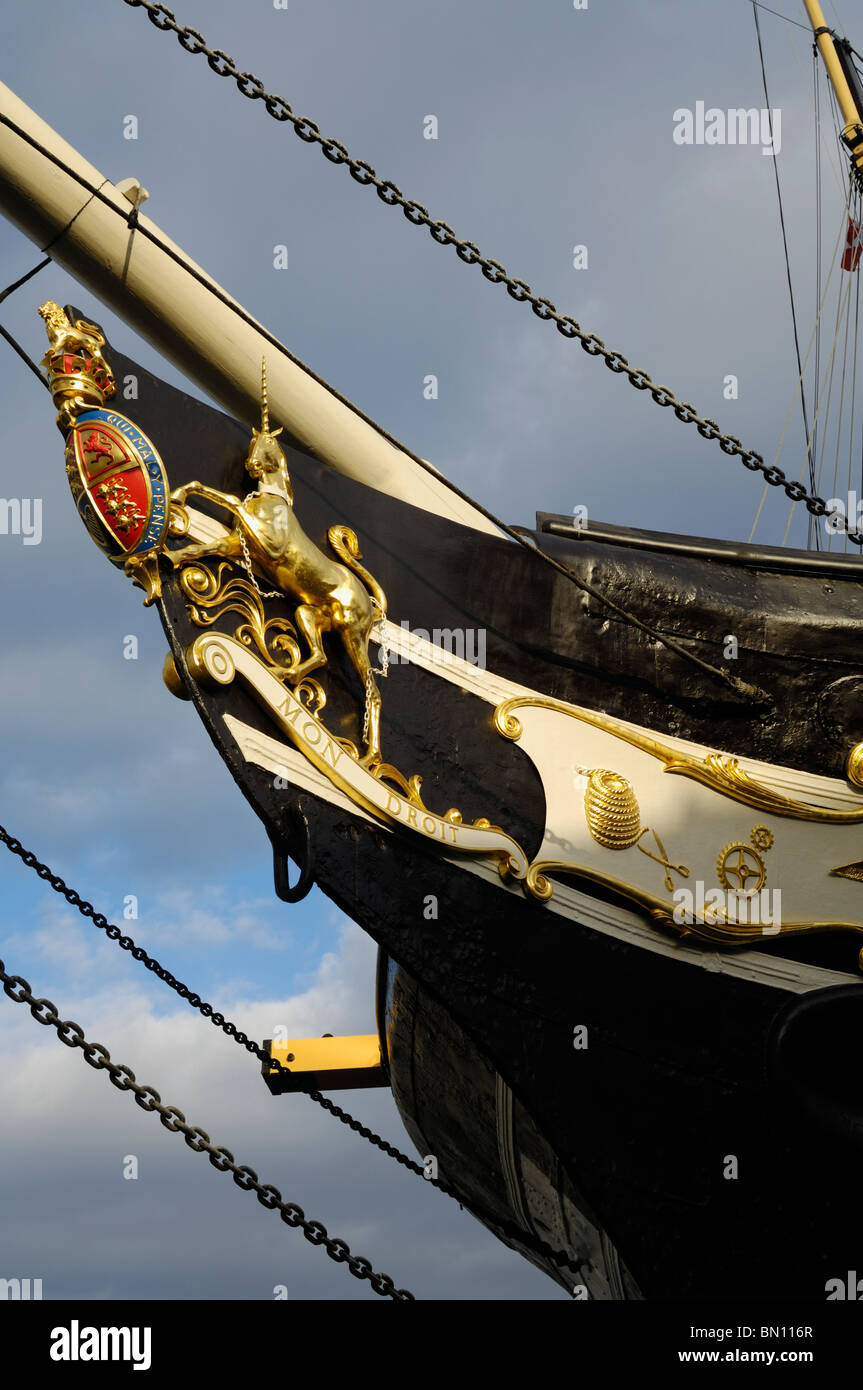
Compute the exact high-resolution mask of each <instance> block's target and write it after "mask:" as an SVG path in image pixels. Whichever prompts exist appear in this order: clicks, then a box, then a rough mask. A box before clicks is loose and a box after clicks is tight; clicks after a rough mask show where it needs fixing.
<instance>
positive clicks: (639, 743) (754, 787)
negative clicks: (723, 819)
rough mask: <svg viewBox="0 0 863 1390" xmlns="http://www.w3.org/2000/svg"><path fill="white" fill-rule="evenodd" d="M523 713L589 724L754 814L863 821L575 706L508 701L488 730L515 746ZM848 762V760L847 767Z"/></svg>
mask: <svg viewBox="0 0 863 1390" xmlns="http://www.w3.org/2000/svg"><path fill="white" fill-rule="evenodd" d="M526 707H532V708H536V709H548V710H554V711H556V712H557V713H558V714H565V715H566V716H567V717H568V718H569V719H576V720H578V721H579V722H580V723H582V724H590V725H592V726H593V728H595V729H602V730H603V731H604V732H605V733H609V734H612V735H613V736H614V737H615V738H619V739H623V741H624V742H625V743H630V744H632V746H633V747H634V748H640V749H641V751H642V752H643V753H648V754H650V756H651V757H652V758H658V759H659V761H660V762H662V763H664V764H665V771H666V772H672V773H677V774H678V775H679V776H681V777H691V778H692V779H693V781H695V782H700V783H702V785H703V786H705V787H709V788H710V789H711V790H712V791H716V792H719V793H720V794H721V795H722V796H727V797H730V798H731V800H732V801H738V802H740V803H741V804H742V805H744V806H752V807H754V808H755V809H756V810H758V811H769V812H771V813H772V814H773V815H776V816H787V817H788V818H789V819H791V820H805V821H813V822H815V823H820V824H825V825H855V824H857V823H859V822H860V821H863V805H860V806H855V807H853V808H849V809H848V810H839V809H836V808H834V807H829V806H815V805H813V804H812V803H811V802H805V801H797V800H795V799H794V798H793V797H788V796H783V795H782V793H781V792H777V791H774V790H773V788H772V787H768V786H765V785H764V783H763V782H758V781H756V779H755V778H754V777H750V775H749V773H748V772H746V771H744V769H743V768H742V767H741V766H740V764H739V762H738V760H737V758H735V757H732V756H730V755H728V754H725V753H708V754H707V756H706V757H705V758H696V757H694V756H693V755H692V754H691V753H684V752H679V751H677V750H676V749H673V748H669V747H668V745H667V744H664V743H662V741H661V740H660V739H656V738H653V737H651V735H649V734H645V733H642V732H641V730H638V729H632V728H629V727H627V726H626V725H625V724H622V723H620V722H619V721H618V720H616V719H612V718H610V716H608V715H606V714H599V713H596V712H594V711H593V710H585V709H580V708H578V707H577V706H575V705H565V704H562V703H561V702H560V701H558V700H550V699H545V698H544V697H540V696H534V695H524V696H516V697H514V698H513V699H510V700H504V701H503V702H502V703H501V704H499V705H498V706H497V708H496V709H495V712H494V725H495V728H496V729H497V731H498V733H499V734H502V735H503V737H504V738H507V739H511V740H512V741H513V742H515V741H517V740H518V739H519V738H520V737H521V734H522V725H521V721H520V720H519V719H518V717H517V716H516V714H515V711H516V710H517V709H519V708H526ZM861 749H863V745H861ZM855 751H856V750H855ZM850 761H851V760H850V759H849V763H850ZM858 764H859V771H860V775H861V779H863V751H861V754H860V757H859V759H858ZM855 766H857V765H855ZM848 775H849V778H850V779H851V780H852V781H853V780H854V778H853V777H852V776H851V771H850V770H849V774H848ZM861 785H863V781H861Z"/></svg>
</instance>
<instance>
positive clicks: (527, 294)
mask: <svg viewBox="0 0 863 1390" xmlns="http://www.w3.org/2000/svg"><path fill="white" fill-rule="evenodd" d="M123 3H124V4H126V5H129V6H131V7H132V8H134V9H143V10H145V11H146V14H147V18H148V19H149V21H150V23H151V24H153V25H155V27H156V28H157V29H160V30H162V31H163V32H172V33H175V34H176V35H177V38H178V40H179V42H180V45H181V47H183V48H184V49H185V50H186V52H187V53H203V55H204V57H205V58H206V59H207V63H208V64H209V66H210V68H211V69H212V70H213V72H215V73H217V74H218V76H219V77H232V78H233V79H234V81H235V82H236V84H237V88H238V90H239V91H240V92H242V94H243V96H244V97H248V98H249V100H250V101H263V103H264V106H265V107H266V110H267V112H268V114H269V115H270V116H272V117H273V119H274V120H276V121H289V122H290V123H291V125H292V126H293V129H294V134H295V135H297V136H299V138H300V139H301V140H303V141H304V142H305V143H306V144H313V143H314V144H317V145H319V146H320V149H321V153H322V154H323V155H324V156H325V157H326V158H327V159H328V160H329V161H330V163H331V164H345V165H346V166H347V169H348V173H349V174H350V176H351V178H352V179H354V180H355V182H357V183H359V184H362V185H363V186H366V185H371V186H372V187H373V188H374V189H375V190H376V192H377V195H378V197H379V198H380V199H381V201H382V202H383V203H386V205H387V207H400V208H401V210H402V212H403V213H404V215H405V217H406V218H407V220H408V221H409V222H410V223H412V224H413V226H415V227H428V229H429V233H430V234H431V236H432V237H433V239H434V240H435V241H436V242H437V243H438V244H439V245H440V246H454V247H455V252H456V255H457V256H458V257H459V259H460V260H462V261H464V262H465V264H466V265H478V266H479V268H480V270H481V271H482V273H483V275H484V276H485V278H486V280H488V281H490V282H491V284H493V285H505V286H506V292H507V294H508V295H509V296H510V298H511V299H514V300H515V301H516V303H517V304H529V305H530V307H531V309H532V310H533V312H534V314H536V316H537V318H539V319H542V320H544V321H547V322H550V323H553V324H554V325H555V327H556V329H557V331H558V333H560V334H561V335H562V336H563V337H564V338H575V339H577V340H578V342H579V343H580V344H581V347H582V348H583V349H584V351H585V352H586V353H587V354H588V356H590V357H601V358H602V360H603V361H604V362H605V365H606V367H608V369H609V371H611V372H614V373H615V375H620V374H622V373H625V375H626V377H627V379H628V380H629V383H630V385H632V386H634V387H635V389H636V391H649V392H650V395H651V397H652V399H653V400H654V401H655V402H656V404H657V405H660V406H662V407H663V408H664V409H668V408H671V409H672V410H673V411H674V414H675V416H676V417H677V419H678V420H680V421H681V422H682V423H683V424H685V425H695V427H696V429H697V430H698V433H699V434H700V435H701V437H702V438H703V439H707V440H715V441H716V442H717V444H718V445H719V447H720V449H721V450H722V452H723V453H724V454H728V455H729V456H730V457H736V458H739V459H740V462H741V463H742V464H743V467H744V468H746V469H748V470H749V471H750V472H752V473H755V472H759V473H761V474H763V477H764V480H765V482H766V483H768V484H769V485H770V486H771V487H781V488H782V489H783V490H784V492H785V494H786V496H787V497H788V498H789V499H790V500H791V501H792V502H795V503H796V502H803V503H805V506H806V510H807V512H809V513H810V514H811V515H812V516H827V517H829V519H830V520H831V521H833V522H835V524H836V529H837V530H841V531H844V532H845V534H846V535H847V536H848V539H849V540H850V541H851V542H852V543H853V544H854V545H863V531H852V530H849V529H848V522H847V519H846V518H845V517H844V516H843V515H842V513H841V512H836V511H830V510H828V506H827V503H826V502H825V501H824V498H823V497H819V496H818V495H817V494H815V493H809V492H807V491H806V488H805V487H804V486H803V484H802V483H800V482H795V481H793V480H792V479H789V478H788V477H787V476H786V474H785V472H784V471H783V469H781V468H779V467H777V466H776V465H775V464H774V465H771V464H768V463H766V462H765V461H764V458H763V457H762V455H761V454H759V453H757V452H756V451H755V450H754V449H747V448H746V447H745V446H744V445H743V444H742V443H741V441H740V440H739V439H738V438H737V437H736V435H733V434H723V433H722V431H721V430H720V428H719V425H718V424H717V423H716V421H715V420H711V419H710V418H709V417H707V416H703V415H699V414H698V411H697V410H696V408H695V406H693V405H691V404H690V403H689V402H688V401H682V400H680V399H679V398H678V397H677V396H676V395H675V394H674V392H673V391H672V390H670V389H669V387H667V386H661V385H659V384H658V383H656V382H655V381H654V380H653V378H652V377H651V375H650V373H649V372H646V371H645V370H644V369H643V368H641V367H633V366H632V365H631V363H630V362H629V359H628V358H626V357H625V356H624V355H623V353H622V352H617V351H615V350H614V349H613V348H609V347H606V345H605V343H604V342H603V341H602V339H601V338H599V337H598V336H597V335H596V334H595V333H587V332H585V330H584V329H583V328H582V327H581V325H580V324H579V323H578V322H577V320H576V319H574V318H573V317H572V315H571V314H561V313H560V312H559V311H558V309H557V308H556V307H555V305H554V304H553V303H552V301H551V300H550V299H547V298H545V297H542V296H540V295H537V294H535V293H534V291H533V290H532V289H531V287H530V285H528V284H527V282H526V281H524V280H517V279H515V278H514V277H513V276H511V275H509V274H508V273H507V271H506V268H505V267H504V266H503V265H501V263H500V261H495V260H491V259H490V258H488V257H485V256H483V254H482V252H481V251H480V249H479V247H478V246H476V245H475V244H474V242H472V241H460V240H459V238H458V237H457V235H456V233H455V232H454V231H453V229H452V227H450V226H449V224H448V223H446V222H440V221H436V220H435V219H434V218H433V217H432V215H431V214H430V212H429V210H428V208H426V207H423V205H422V203H418V202H416V201H415V200H413V199H409V198H407V197H406V196H405V195H404V193H402V191H401V189H400V188H399V187H398V185H397V184H395V183H393V181H392V180H391V179H382V178H379V177H378V175H377V174H376V173H375V170H374V169H373V168H372V166H371V164H369V163H367V162H366V161H365V160H362V159H354V158H352V156H351V154H350V152H349V151H348V149H347V148H346V147H345V145H343V144H342V143H341V141H339V140H333V139H331V138H330V137H328V136H326V135H323V134H322V133H321V130H320V128H319V126H318V125H317V123H316V122H315V121H312V120H309V118H308V117H307V116H297V115H296V114H295V113H294V111H293V109H292V107H291V105H290V102H288V101H286V99H285V98H284V97H281V96H276V95H274V94H273V93H271V92H268V91H267V90H266V88H265V86H264V83H263V82H262V81H261V79H260V78H259V77H256V76H255V75H254V73H251V72H240V71H239V69H238V67H237V64H236V63H235V62H234V60H233V58H231V57H230V55H229V54H227V53H225V52H224V51H223V50H222V49H220V48H208V46H207V41H206V39H205V38H204V36H203V34H201V33H199V32H198V30H197V29H191V28H189V26H188V25H182V24H180V23H179V22H178V21H177V19H176V18H175V16H174V14H173V13H172V11H171V10H169V9H168V8H167V6H166V5H162V4H158V3H154V0H123Z"/></svg>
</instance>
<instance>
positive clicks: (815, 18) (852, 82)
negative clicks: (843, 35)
mask: <svg viewBox="0 0 863 1390" xmlns="http://www.w3.org/2000/svg"><path fill="white" fill-rule="evenodd" d="M803 3H804V5H805V6H806V13H807V14H808V16H809V19H810V22H811V24H812V29H813V32H814V34H815V42H816V43H817V45H818V51H819V53H820V54H821V57H822V58H823V60H824V66H825V68H826V69H827V76H828V77H829V78H830V81H831V83H832V84H833V90H834V91H835V93H836V100H837V101H838V102H839V109H840V111H841V112H842V119H843V120H844V122H845V128H844V130H843V131H842V139H843V141H844V143H845V145H846V146H847V147H848V149H849V150H850V152H851V164H852V168H853V169H854V172H855V176H856V178H857V181H858V183H859V182H861V180H863V89H861V86H860V80H859V78H858V76H857V72H856V70H855V68H854V64H853V62H852V61H851V47H850V44H848V42H847V40H845V39H837V38H836V37H835V35H834V34H833V31H832V30H831V29H829V28H828V27H827V24H826V22H825V19H824V11H823V10H822V8H821V6H820V4H819V3H818V0H803Z"/></svg>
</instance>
